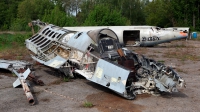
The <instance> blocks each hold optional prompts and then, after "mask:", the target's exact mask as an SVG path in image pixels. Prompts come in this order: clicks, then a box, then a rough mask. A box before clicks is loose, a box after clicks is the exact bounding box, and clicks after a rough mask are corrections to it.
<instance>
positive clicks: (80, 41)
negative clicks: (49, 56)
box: [67, 32, 94, 52]
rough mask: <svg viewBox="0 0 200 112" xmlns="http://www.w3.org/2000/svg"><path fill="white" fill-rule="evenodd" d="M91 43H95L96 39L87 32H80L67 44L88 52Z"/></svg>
mask: <svg viewBox="0 0 200 112" xmlns="http://www.w3.org/2000/svg"><path fill="white" fill-rule="evenodd" d="M91 43H94V41H93V40H92V39H91V38H90V37H89V36H88V35H87V33H86V32H78V33H76V34H75V35H74V36H72V37H71V38H70V39H69V41H68V42H67V45H68V46H69V47H72V48H75V49H77V50H80V51H82V52H86V51H87V48H88V46H89V45H90V44H91Z"/></svg>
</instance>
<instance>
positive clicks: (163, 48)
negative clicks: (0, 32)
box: [0, 40, 200, 112]
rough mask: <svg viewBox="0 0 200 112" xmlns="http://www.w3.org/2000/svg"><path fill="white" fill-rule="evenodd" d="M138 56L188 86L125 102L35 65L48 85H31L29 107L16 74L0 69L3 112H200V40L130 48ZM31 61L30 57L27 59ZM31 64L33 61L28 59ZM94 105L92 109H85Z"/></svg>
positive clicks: (95, 86) (80, 80) (102, 89)
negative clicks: (170, 68)
mask: <svg viewBox="0 0 200 112" xmlns="http://www.w3.org/2000/svg"><path fill="white" fill-rule="evenodd" d="M128 49H131V50H134V51H136V52H137V53H138V54H144V55H145V56H147V57H150V58H153V59H155V60H157V61H162V62H164V63H165V64H166V65H172V66H175V67H176V71H177V72H178V73H179V75H180V76H182V77H183V78H184V79H185V81H186V83H187V87H186V88H182V89H179V90H180V91H179V92H178V93H172V94H170V93H165V94H162V95H161V96H153V95H148V94H143V95H138V96H137V98H136V99H135V100H126V99H124V98H122V97H120V96H118V95H117V94H115V93H114V92H113V91H111V90H108V89H106V88H105V87H103V86H100V85H98V84H95V83H92V82H89V81H87V80H86V79H84V78H81V77H79V78H77V79H72V80H70V81H69V82H64V81H63V80H61V78H60V77H58V76H55V72H54V70H52V69H50V68H47V67H45V66H43V65H36V66H35V70H36V71H35V74H36V76H38V77H39V79H40V80H43V82H44V83H45V86H38V85H35V84H33V83H31V82H30V84H31V90H32V93H33V96H34V98H35V101H36V104H35V105H33V106H30V105H29V104H28V102H27V99H26V96H25V94H24V91H23V90H22V88H13V87H12V83H13V82H14V81H15V80H16V78H17V77H15V76H14V75H13V74H11V73H10V72H8V71H5V70H0V102H1V103H0V111H1V112H46V111H48V112H161V111H162V112H199V110H200V106H199V104H200V95H199V93H200V89H199V88H200V86H199V85H200V82H199V79H200V68H199V66H200V52H199V51H200V41H194V40H189V41H174V42H172V43H166V44H161V45H159V46H156V47H148V48H146V47H143V48H140V47H134V48H131V47H128ZM25 59H27V60H28V58H25ZM29 61H30V60H29ZM85 102H91V103H92V104H93V105H94V106H93V107H92V108H88V107H84V104H86V103H85Z"/></svg>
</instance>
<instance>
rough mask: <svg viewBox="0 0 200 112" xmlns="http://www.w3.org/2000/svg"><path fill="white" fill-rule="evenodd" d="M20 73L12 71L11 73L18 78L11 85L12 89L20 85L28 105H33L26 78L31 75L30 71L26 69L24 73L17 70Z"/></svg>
mask: <svg viewBox="0 0 200 112" xmlns="http://www.w3.org/2000/svg"><path fill="white" fill-rule="evenodd" d="M19 71H20V72H22V73H20V72H17V71H15V70H13V72H14V73H15V74H16V75H17V76H18V78H17V80H16V81H15V82H14V83H13V87H17V86H19V85H22V88H23V90H24V93H25V95H26V97H27V100H28V102H29V104H30V105H34V104H35V100H34V98H33V95H32V93H31V91H30V89H29V87H28V84H27V81H26V78H27V77H28V75H29V74H30V73H31V71H30V69H29V68H28V69H27V70H26V71H24V70H23V69H21V70H19Z"/></svg>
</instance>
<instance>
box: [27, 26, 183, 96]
mask: <svg viewBox="0 0 200 112" xmlns="http://www.w3.org/2000/svg"><path fill="white" fill-rule="evenodd" d="M45 32H53V33H52V35H53V34H54V33H58V32H59V34H60V36H59V39H52V38H53V37H52V36H51V33H45ZM72 33H75V32H71V31H69V30H66V29H65V31H64V32H63V28H61V27H58V26H54V25H46V26H44V27H42V29H41V30H40V31H39V32H38V33H37V34H35V35H38V37H37V39H36V40H35V39H34V38H36V37H35V36H32V37H31V38H30V39H27V40H26V46H27V48H28V49H30V50H31V51H32V52H33V53H34V54H35V55H34V56H33V59H35V60H36V61H38V62H40V63H43V64H45V65H47V66H50V67H52V68H56V69H59V70H60V71H62V72H63V73H64V74H65V75H67V76H73V74H79V75H82V76H84V77H85V78H86V79H87V80H90V81H92V82H95V83H97V84H100V85H103V86H105V87H107V88H109V89H111V90H113V91H115V92H116V93H118V94H119V95H121V96H123V97H124V98H126V99H134V98H135V97H136V95H137V94H143V93H149V94H159V93H160V92H177V87H178V86H184V85H185V82H184V80H183V79H182V78H181V77H180V76H179V75H178V74H177V73H176V72H175V71H174V70H173V69H172V68H170V67H167V66H165V65H164V64H161V63H158V62H156V61H154V60H152V59H148V58H145V57H144V56H139V55H138V54H137V53H135V52H133V51H130V50H128V49H127V48H123V47H122V46H121V44H120V42H119V39H118V36H117V35H116V33H115V32H114V31H112V30H111V29H107V28H103V29H97V30H91V31H86V32H77V33H75V34H74V35H72ZM43 40H49V44H47V45H46V44H45V46H44V45H40V44H39V43H41V44H42V43H43ZM30 45H31V46H35V48H34V49H33V48H32V47H30Z"/></svg>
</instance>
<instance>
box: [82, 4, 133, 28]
mask: <svg viewBox="0 0 200 112" xmlns="http://www.w3.org/2000/svg"><path fill="white" fill-rule="evenodd" d="M127 24H129V21H128V19H126V18H125V17H123V16H121V13H120V12H119V11H118V10H110V8H109V7H108V6H105V5H103V4H100V5H97V6H96V7H95V8H94V10H93V11H91V12H90V14H89V15H88V18H86V20H85V22H84V25H85V26H117V25H119V26H120V25H127Z"/></svg>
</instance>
